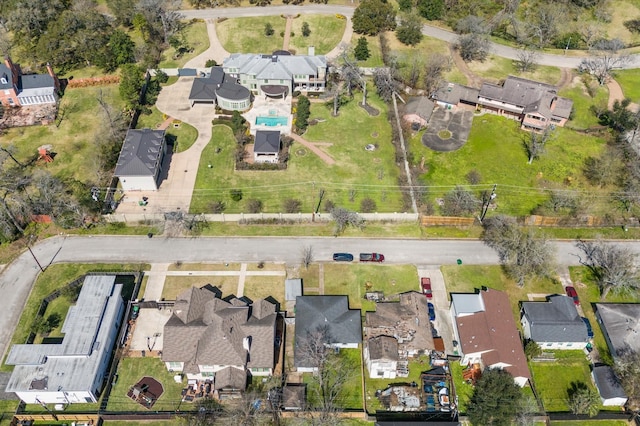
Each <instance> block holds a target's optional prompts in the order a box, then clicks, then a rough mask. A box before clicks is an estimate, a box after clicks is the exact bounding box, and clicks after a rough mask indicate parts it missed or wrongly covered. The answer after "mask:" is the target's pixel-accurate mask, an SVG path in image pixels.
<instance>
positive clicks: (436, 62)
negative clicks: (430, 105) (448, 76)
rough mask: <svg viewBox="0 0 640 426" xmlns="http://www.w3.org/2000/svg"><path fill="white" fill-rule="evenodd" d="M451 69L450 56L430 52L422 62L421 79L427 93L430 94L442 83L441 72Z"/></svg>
mask: <svg viewBox="0 0 640 426" xmlns="http://www.w3.org/2000/svg"><path fill="white" fill-rule="evenodd" d="M450 69H451V58H450V57H447V56H445V55H443V54H441V53H430V54H428V55H427V59H426V61H425V64H424V76H423V77H422V81H423V83H424V89H425V91H426V92H427V94H429V95H432V94H434V93H435V92H436V91H438V89H440V88H441V87H442V86H443V85H444V77H443V74H444V73H445V72H447V71H449V70H450Z"/></svg>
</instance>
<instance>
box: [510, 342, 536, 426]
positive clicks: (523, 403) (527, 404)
mask: <svg viewBox="0 0 640 426" xmlns="http://www.w3.org/2000/svg"><path fill="white" fill-rule="evenodd" d="M534 343H535V342H534ZM518 402H519V403H518V410H517V411H516V419H515V424H516V425H517V426H533V425H535V424H536V422H535V417H536V414H537V413H538V412H539V411H541V410H540V408H539V407H538V404H537V403H536V399H535V398H534V397H533V396H531V395H527V396H523V397H522V398H521V399H520V401H518Z"/></svg>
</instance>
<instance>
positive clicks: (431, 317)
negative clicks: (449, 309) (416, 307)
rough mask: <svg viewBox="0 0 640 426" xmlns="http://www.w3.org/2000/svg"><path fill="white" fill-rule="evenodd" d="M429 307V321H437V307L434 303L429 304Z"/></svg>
mask: <svg viewBox="0 0 640 426" xmlns="http://www.w3.org/2000/svg"><path fill="white" fill-rule="evenodd" d="M427 307H428V308H429V321H435V320H436V307H435V306H433V303H431V302H428V303H427Z"/></svg>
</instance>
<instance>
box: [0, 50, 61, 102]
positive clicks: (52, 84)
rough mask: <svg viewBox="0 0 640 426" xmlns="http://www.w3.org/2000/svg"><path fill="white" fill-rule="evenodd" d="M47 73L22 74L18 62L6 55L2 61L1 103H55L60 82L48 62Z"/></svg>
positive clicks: (0, 72) (0, 78)
mask: <svg viewBox="0 0 640 426" xmlns="http://www.w3.org/2000/svg"><path fill="white" fill-rule="evenodd" d="M47 71H48V72H47V74H22V70H21V69H20V66H19V65H18V64H15V63H13V62H12V61H11V58H10V57H8V56H5V58H4V63H0V103H2V105H4V106H5V107H17V106H28V105H42V104H55V103H56V102H57V101H58V92H59V91H60V82H59V81H58V77H57V76H56V74H55V73H54V72H53V68H51V65H49V64H47Z"/></svg>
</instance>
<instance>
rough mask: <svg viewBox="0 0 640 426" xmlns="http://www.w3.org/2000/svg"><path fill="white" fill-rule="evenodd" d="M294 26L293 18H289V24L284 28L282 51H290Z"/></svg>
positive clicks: (289, 16)
mask: <svg viewBox="0 0 640 426" xmlns="http://www.w3.org/2000/svg"><path fill="white" fill-rule="evenodd" d="M292 25H293V16H291V15H288V16H287V23H286V24H285V26H284V40H283V41H282V50H289V41H291V26H292Z"/></svg>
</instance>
